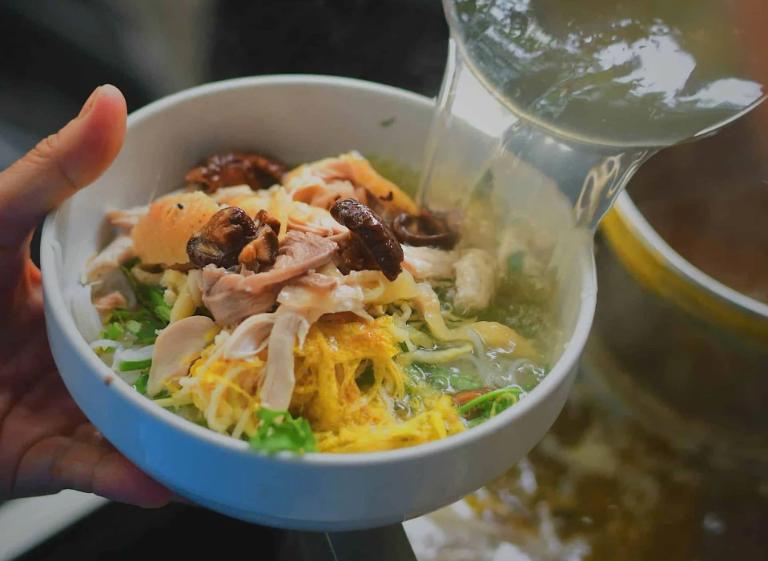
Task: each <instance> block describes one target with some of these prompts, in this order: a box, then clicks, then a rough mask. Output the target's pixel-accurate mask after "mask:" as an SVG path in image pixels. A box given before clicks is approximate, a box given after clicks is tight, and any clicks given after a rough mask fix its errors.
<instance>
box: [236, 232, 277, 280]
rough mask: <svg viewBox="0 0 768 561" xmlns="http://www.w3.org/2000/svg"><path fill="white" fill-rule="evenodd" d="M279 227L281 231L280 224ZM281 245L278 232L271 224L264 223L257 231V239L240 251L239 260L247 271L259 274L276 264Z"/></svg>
mask: <svg viewBox="0 0 768 561" xmlns="http://www.w3.org/2000/svg"><path fill="white" fill-rule="evenodd" d="M277 227H278V230H279V228H280V223H279V222H278V226H277ZM279 245H280V242H279V241H278V239H277V232H275V230H274V229H273V228H272V227H271V226H270V225H269V224H267V223H264V224H262V225H261V226H259V228H258V230H256V237H255V238H254V239H253V240H251V241H250V242H248V243H247V244H246V245H245V247H243V249H242V250H241V251H240V255H239V256H238V258H237V260H238V262H239V263H240V264H241V265H243V266H244V267H245V268H246V269H249V270H251V271H253V272H254V273H258V272H259V271H263V270H264V269H266V268H267V267H270V266H271V265H274V264H275V259H277V250H278V249H279Z"/></svg>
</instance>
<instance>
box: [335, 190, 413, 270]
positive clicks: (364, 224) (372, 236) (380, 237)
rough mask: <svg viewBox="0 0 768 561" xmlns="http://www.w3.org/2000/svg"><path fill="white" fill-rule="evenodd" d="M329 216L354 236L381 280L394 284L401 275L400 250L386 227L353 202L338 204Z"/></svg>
mask: <svg viewBox="0 0 768 561" xmlns="http://www.w3.org/2000/svg"><path fill="white" fill-rule="evenodd" d="M331 216H333V218H334V219H335V220H336V221H337V222H338V223H339V224H342V225H344V226H346V227H347V228H349V230H350V231H351V232H352V235H353V236H357V237H358V238H359V239H360V241H361V242H362V245H363V246H364V247H365V249H366V250H367V251H368V253H370V255H371V257H372V258H373V260H374V262H375V263H376V264H377V265H378V267H379V269H380V270H381V272H382V273H384V276H385V277H387V278H388V279H389V280H391V281H393V280H395V279H396V278H397V276H398V275H399V274H400V272H401V271H402V266H401V264H402V262H403V258H404V255H403V248H402V247H400V243H399V242H398V241H397V238H395V235H394V234H393V233H392V230H390V229H389V226H387V224H386V223H385V222H384V221H383V220H382V219H381V218H380V217H379V216H378V215H377V214H376V213H375V212H373V211H372V210H371V209H370V208H369V207H367V206H365V205H364V204H362V203H360V202H358V201H356V200H354V199H344V200H341V201H337V202H336V203H334V205H333V206H332V207H331Z"/></svg>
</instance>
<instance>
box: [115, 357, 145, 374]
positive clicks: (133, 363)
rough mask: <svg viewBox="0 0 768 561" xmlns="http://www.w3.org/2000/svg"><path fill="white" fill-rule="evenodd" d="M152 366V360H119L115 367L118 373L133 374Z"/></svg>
mask: <svg viewBox="0 0 768 561" xmlns="http://www.w3.org/2000/svg"><path fill="white" fill-rule="evenodd" d="M150 366H152V359H151V358H147V359H144V360H121V361H120V363H119V364H118V365H117V369H118V370H119V371H120V372H133V371H134V370H144V369H146V368H149V367H150Z"/></svg>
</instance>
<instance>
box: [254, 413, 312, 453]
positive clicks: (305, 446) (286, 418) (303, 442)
mask: <svg viewBox="0 0 768 561" xmlns="http://www.w3.org/2000/svg"><path fill="white" fill-rule="evenodd" d="M257 415H258V417H259V420H260V421H261V422H260V423H259V428H258V429H257V432H256V434H255V435H254V436H253V438H251V440H250V444H251V448H253V449H255V450H260V451H262V452H267V453H269V454H272V453H275V452H295V453H297V454H303V453H304V452H314V451H315V449H316V443H315V435H314V434H313V433H312V428H311V427H310V426H309V422H308V421H307V420H306V419H304V418H302V417H298V418H293V417H292V416H291V414H290V413H288V412H287V411H273V410H271V409H265V408H262V409H259V411H258V413H257Z"/></svg>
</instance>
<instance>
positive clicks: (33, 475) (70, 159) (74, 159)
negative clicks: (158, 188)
mask: <svg viewBox="0 0 768 561" xmlns="http://www.w3.org/2000/svg"><path fill="white" fill-rule="evenodd" d="M125 126H126V106H125V100H124V99H123V95H122V94H121V93H120V91H119V90H118V89H117V88H115V87H114V86H101V87H99V88H97V89H96V90H95V91H94V92H93V94H91V96H90V97H89V98H88V101H86V103H85V105H84V106H83V109H82V110H81V112H80V115H78V116H77V117H76V118H75V119H74V120H72V121H70V122H69V123H68V124H67V125H66V126H65V127H64V128H63V129H61V130H60V131H59V132H58V133H57V134H55V135H52V136H50V137H48V138H46V139H45V140H43V141H42V142H40V143H39V144H38V145H37V146H36V147H35V148H34V149H33V150H32V151H30V152H29V153H28V154H27V155H26V156H24V157H23V158H22V159H21V160H19V161H17V162H16V163H14V164H13V165H12V166H11V167H9V168H8V169H6V170H5V171H3V172H0V310H1V311H2V314H0V499H6V498H15V497H25V496H30V495H44V494H50V493H56V492H58V491H60V490H62V489H77V490H80V491H86V492H94V493H97V494H99V495H102V496H104V497H107V498H109V499H114V500H118V501H122V502H127V503H132V504H136V505H140V506H148V507H150V506H161V505H163V504H166V503H167V502H168V501H169V499H170V492H169V491H168V490H167V489H165V488H164V487H162V486H161V485H159V484H158V483H156V482H154V481H153V480H151V479H150V478H149V477H148V476H147V475H145V474H143V473H142V472H141V471H139V470H138V468H136V467H135V466H134V465H133V464H131V463H130V462H129V461H128V460H127V459H126V458H124V457H123V456H121V455H120V453H119V452H117V451H116V450H115V449H114V448H113V447H112V446H111V445H110V444H109V443H108V442H107V441H106V440H105V439H104V438H103V437H102V436H101V435H100V434H99V433H98V432H97V431H96V429H95V428H94V427H93V426H92V425H91V424H90V423H88V420H87V419H86V418H85V416H84V415H83V413H82V412H81V411H80V410H79V409H78V407H77V405H76V404H75V403H74V401H72V398H71V397H70V396H69V393H68V392H67V390H66V388H65V387H64V384H63V383H62V381H61V378H60V377H59V373H58V372H57V370H56V366H55V364H54V362H53V357H52V356H51V352H50V349H49V346H48V339H47V337H46V333H45V320H44V316H43V296H42V289H41V282H40V270H39V269H38V268H37V267H36V266H35V265H34V264H33V263H32V261H31V260H30V258H29V242H30V239H31V234H32V231H33V230H34V228H35V226H36V225H37V224H38V223H39V222H40V220H42V218H43V217H44V216H45V214H46V213H48V212H49V211H50V210H52V209H54V208H55V207H56V206H57V205H59V204H60V203H61V202H63V201H64V200H65V199H66V198H67V197H69V196H71V195H72V194H74V193H75V192H76V191H77V190H78V189H80V188H82V187H84V186H86V185H88V184H89V183H91V182H93V181H94V180H95V179H96V178H98V177H99V176H100V175H101V174H102V173H103V172H104V171H105V170H106V169H107V167H109V165H110V164H111V163H112V161H113V160H114V158H115V156H117V153H118V152H119V151H120V147H121V146H122V144H123V138H124V136H125Z"/></svg>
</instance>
